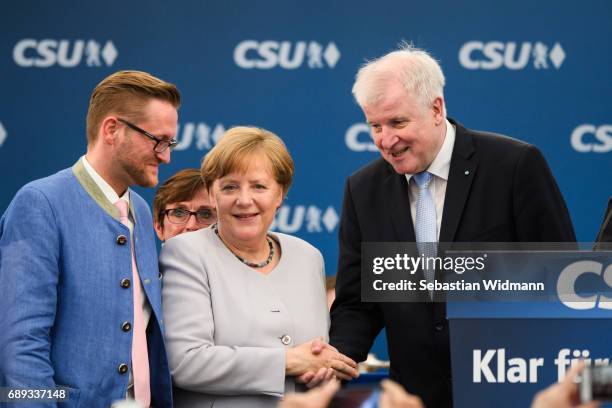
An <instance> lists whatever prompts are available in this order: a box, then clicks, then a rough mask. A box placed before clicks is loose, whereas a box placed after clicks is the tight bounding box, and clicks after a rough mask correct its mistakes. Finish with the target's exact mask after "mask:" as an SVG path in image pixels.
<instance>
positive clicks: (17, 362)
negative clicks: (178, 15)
mask: <svg viewBox="0 0 612 408" xmlns="http://www.w3.org/2000/svg"><path fill="white" fill-rule="evenodd" d="M179 104H180V94H179V91H178V89H177V88H176V87H175V86H174V85H173V84H170V83H168V82H165V81H162V80H160V79H158V78H155V77H153V76H151V75H150V74H147V73H145V72H139V71H120V72H117V73H115V74H112V75H110V76H109V77H107V78H105V79H104V80H103V81H102V82H100V83H99V84H98V85H97V86H96V88H95V89H94V91H93V93H92V95H91V99H90V104H89V110H88V113H87V153H86V154H85V155H84V156H83V157H81V158H80V159H79V160H78V161H77V162H76V164H75V165H74V166H72V167H71V168H68V169H65V170H62V171H60V172H58V173H56V174H54V175H52V176H49V177H46V178H43V179H40V180H36V181H33V182H31V183H29V184H27V185H26V186H24V187H23V188H21V189H20V190H19V192H18V193H17V195H16V196H15V198H14V199H13V200H12V202H11V203H10V205H9V207H8V208H7V210H6V212H5V213H4V215H3V216H2V219H1V220H0V287H2V288H3V291H2V293H3V295H2V296H1V297H0V310H2V317H0V387H8V388H9V389H38V390H53V389H56V387H61V388H62V389H65V390H66V391H65V392H66V398H65V399H66V400H67V403H66V406H77V405H78V406H88V407H108V406H110V405H111V403H112V402H113V401H114V400H121V399H124V398H126V397H127V398H134V399H136V400H137V401H138V402H139V403H140V404H141V405H142V406H145V407H149V406H151V405H154V406H156V407H171V406H172V398H171V379H170V373H169V370H168V362H167V359H166V352H165V347H164V341H163V337H162V332H163V328H162V323H163V320H162V316H161V294H160V293H161V281H160V275H159V270H158V266H157V250H156V246H155V240H154V236H153V225H152V223H151V212H150V210H149V207H148V206H147V204H146V202H145V201H144V200H143V199H142V198H141V197H140V196H139V195H138V194H136V193H135V192H133V191H131V190H130V188H129V187H130V186H135V185H137V186H141V187H153V186H155V185H156V184H157V181H158V167H159V164H160V163H166V164H167V163H169V162H170V150H171V148H172V147H173V146H174V145H175V144H176V140H175V139H174V137H175V135H176V128H177V118H178V114H177V109H178V106H179ZM54 395H55V396H58V395H59V396H61V395H62V394H57V393H56V394H54ZM49 406H55V405H54V404H52V405H49Z"/></svg>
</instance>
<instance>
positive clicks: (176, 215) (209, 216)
mask: <svg viewBox="0 0 612 408" xmlns="http://www.w3.org/2000/svg"><path fill="white" fill-rule="evenodd" d="M164 215H166V217H168V221H170V222H171V223H172V224H179V225H182V224H186V223H187V222H188V221H189V219H190V218H191V216H192V215H193V216H195V219H196V222H197V223H198V224H199V225H204V224H212V223H213V222H215V220H216V218H217V217H216V216H215V213H214V212H213V211H212V210H209V209H206V208H204V209H201V210H198V211H189V210H186V209H184V208H171V209H169V210H164Z"/></svg>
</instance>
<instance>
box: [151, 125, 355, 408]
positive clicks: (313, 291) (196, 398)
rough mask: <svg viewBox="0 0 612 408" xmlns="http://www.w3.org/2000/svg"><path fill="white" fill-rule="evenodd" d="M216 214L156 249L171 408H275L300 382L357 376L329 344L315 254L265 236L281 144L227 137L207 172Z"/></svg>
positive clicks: (236, 132) (283, 179)
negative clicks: (317, 376) (318, 346)
mask: <svg viewBox="0 0 612 408" xmlns="http://www.w3.org/2000/svg"><path fill="white" fill-rule="evenodd" d="M202 174H203V175H204V183H205V185H206V187H207V188H209V190H210V192H211V198H212V199H213V201H214V206H215V208H216V209H217V218H218V219H217V223H216V224H215V225H213V226H212V227H211V228H206V229H202V230H199V231H197V232H194V233H191V234H183V235H181V236H178V237H175V238H174V239H171V240H170V241H168V242H167V243H166V244H165V245H164V247H163V248H162V252H161V255H160V267H161V270H162V272H163V273H164V287H163V305H164V315H165V319H164V320H165V333H166V336H165V338H166V347H167V350H168V361H169V364H170V371H171V373H172V375H173V381H174V385H175V392H174V404H175V407H210V406H213V405H214V406H215V407H233V408H240V407H249V408H253V407H255V408H256V407H276V405H277V403H278V402H279V400H280V398H281V397H282V396H283V395H284V394H285V393H288V392H293V391H296V390H298V391H299V390H301V389H303V386H301V385H300V384H296V378H297V377H299V376H302V375H305V374H307V373H321V371H323V372H326V373H330V374H335V375H336V376H338V377H339V378H342V379H351V378H352V377H354V376H357V370H356V364H355V362H354V361H352V360H351V359H349V358H348V357H346V356H344V355H342V354H340V353H338V352H337V351H336V350H335V349H333V348H331V347H325V348H324V349H323V351H322V352H321V354H318V355H315V354H313V353H312V351H311V350H312V342H313V341H315V340H314V339H315V338H323V339H324V340H327V338H328V328H329V314H328V310H327V303H326V297H325V270H324V264H323V257H322V256H321V253H320V252H319V251H318V250H317V249H316V248H314V247H313V246H312V245H310V244H308V243H307V242H305V241H303V240H301V239H299V238H296V237H292V236H289V235H285V234H281V233H273V232H270V231H269V228H270V225H271V224H272V220H273V218H274V215H275V213H276V210H277V209H278V208H279V207H280V206H281V204H282V201H283V199H284V197H285V196H286V195H287V191H288V190H289V186H290V185H291V181H292V178H293V160H292V159H291V156H290V155H289V152H288V151H287V148H286V147H285V145H284V143H283V142H282V140H281V139H280V138H279V137H278V136H276V135H274V134H273V133H271V132H268V131H266V130H263V129H258V128H251V127H236V128H232V129H230V130H229V131H228V132H227V133H226V134H225V135H224V136H223V137H222V138H221V139H220V140H219V142H218V143H217V145H216V146H215V147H214V148H213V149H212V150H211V151H210V152H209V153H208V154H207V155H206V157H205V159H204V162H203V163H202Z"/></svg>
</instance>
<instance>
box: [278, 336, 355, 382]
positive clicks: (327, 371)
mask: <svg viewBox="0 0 612 408" xmlns="http://www.w3.org/2000/svg"><path fill="white" fill-rule="evenodd" d="M285 374H286V375H288V376H294V377H297V378H296V380H297V381H298V382H300V383H303V384H306V386H307V387H309V388H312V387H314V386H316V385H318V384H320V383H321V382H324V381H329V380H330V379H332V378H334V377H335V378H338V379H340V380H347V381H348V380H352V379H353V378H356V377H358V376H359V371H358V370H357V363H356V362H355V361H353V360H352V359H350V358H349V357H347V356H345V355H344V354H342V353H340V352H339V351H338V350H336V348H335V347H332V346H331V345H329V344H327V343H326V342H325V341H323V339H322V338H316V339H312V340H310V341H308V342H306V343H302V344H300V345H299V346H297V347H293V348H290V349H287V351H286V353H285Z"/></svg>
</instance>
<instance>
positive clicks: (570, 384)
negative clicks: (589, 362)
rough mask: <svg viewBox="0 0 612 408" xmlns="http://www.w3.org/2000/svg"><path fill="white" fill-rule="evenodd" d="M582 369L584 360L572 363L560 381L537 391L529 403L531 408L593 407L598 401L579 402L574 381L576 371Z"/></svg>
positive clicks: (597, 404) (578, 371)
mask: <svg viewBox="0 0 612 408" xmlns="http://www.w3.org/2000/svg"><path fill="white" fill-rule="evenodd" d="M583 369H584V362H580V363H578V364H575V365H573V366H572V367H571V368H570V369H569V371H568V372H567V374H566V375H565V378H564V379H563V381H562V382H560V383H556V384H553V385H551V386H550V387H548V388H546V389H544V390H542V391H540V392H538V393H537V394H536V396H535V398H534V399H533V402H532V403H531V408H570V407H579V408H594V407H598V406H599V403H597V402H589V403H588V404H580V398H579V395H578V385H577V384H576V383H575V382H574V380H575V379H576V376H577V375H578V373H580V372H581V371H582V370H583Z"/></svg>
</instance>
